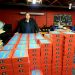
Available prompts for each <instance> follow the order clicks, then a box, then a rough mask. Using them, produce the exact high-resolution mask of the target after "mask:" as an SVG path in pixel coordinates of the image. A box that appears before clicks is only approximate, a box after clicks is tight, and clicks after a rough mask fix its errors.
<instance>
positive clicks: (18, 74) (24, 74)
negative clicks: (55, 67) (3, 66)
mask: <svg viewBox="0 0 75 75" xmlns="http://www.w3.org/2000/svg"><path fill="white" fill-rule="evenodd" d="M16 74H17V75H30V73H15V74H14V75H16Z"/></svg>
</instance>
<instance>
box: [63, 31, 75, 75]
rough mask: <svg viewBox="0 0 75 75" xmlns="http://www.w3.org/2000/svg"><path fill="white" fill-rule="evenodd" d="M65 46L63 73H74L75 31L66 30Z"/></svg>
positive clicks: (65, 74) (68, 74) (66, 74)
mask: <svg viewBox="0 0 75 75" xmlns="http://www.w3.org/2000/svg"><path fill="white" fill-rule="evenodd" d="M64 36H65V46H64V55H63V71H62V75H72V67H73V57H74V42H75V33H72V32H65V33H64Z"/></svg>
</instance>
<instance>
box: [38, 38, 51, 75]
mask: <svg viewBox="0 0 75 75" xmlns="http://www.w3.org/2000/svg"><path fill="white" fill-rule="evenodd" d="M39 41H40V48H41V69H42V71H43V75H51V62H52V43H51V42H50V41H49V40H45V39H44V40H39Z"/></svg>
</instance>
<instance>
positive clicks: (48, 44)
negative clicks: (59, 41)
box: [40, 40, 52, 48]
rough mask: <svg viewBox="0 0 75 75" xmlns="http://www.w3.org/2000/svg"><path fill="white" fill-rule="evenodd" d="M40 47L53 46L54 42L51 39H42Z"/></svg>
mask: <svg viewBox="0 0 75 75" xmlns="http://www.w3.org/2000/svg"><path fill="white" fill-rule="evenodd" d="M40 47H41V48H52V42H50V41H49V40H40Z"/></svg>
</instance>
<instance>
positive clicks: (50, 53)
mask: <svg viewBox="0 0 75 75" xmlns="http://www.w3.org/2000/svg"><path fill="white" fill-rule="evenodd" d="M41 56H42V57H45V56H47V57H52V51H51V52H44V51H43V52H41Z"/></svg>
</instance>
